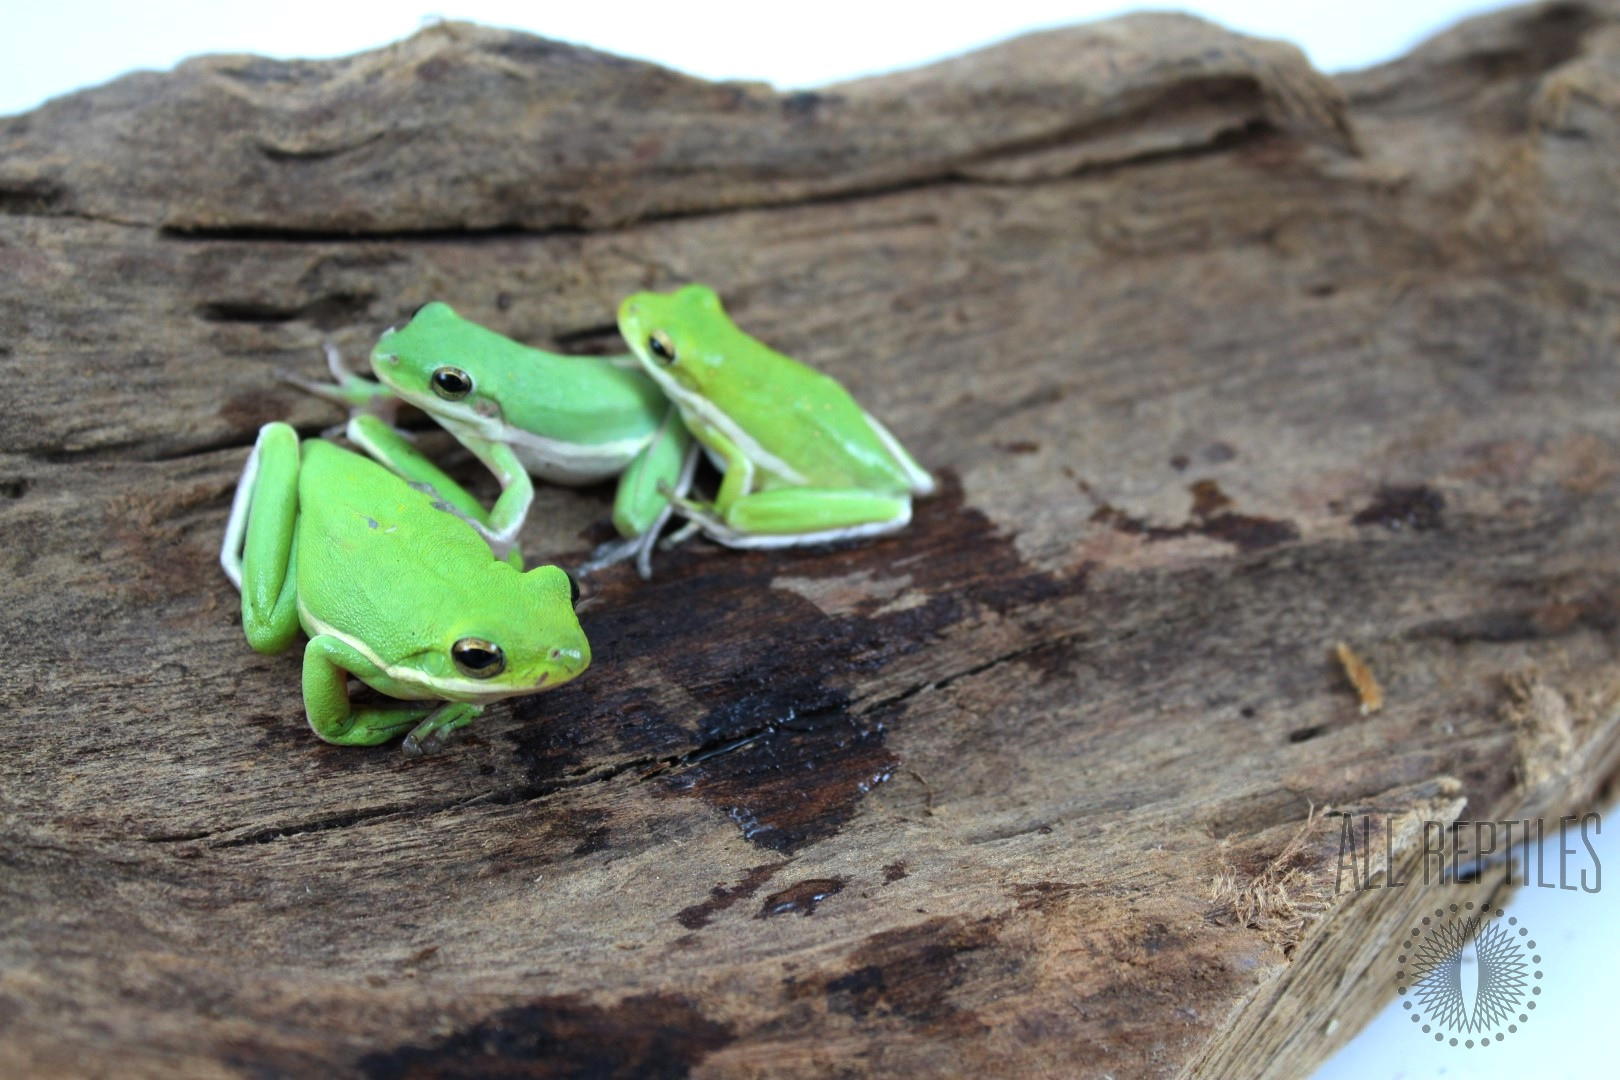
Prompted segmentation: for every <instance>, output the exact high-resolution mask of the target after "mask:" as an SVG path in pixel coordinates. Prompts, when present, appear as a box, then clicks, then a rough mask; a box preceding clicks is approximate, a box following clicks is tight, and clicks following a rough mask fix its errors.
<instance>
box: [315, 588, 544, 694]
mask: <svg viewBox="0 0 1620 1080" xmlns="http://www.w3.org/2000/svg"><path fill="white" fill-rule="evenodd" d="M298 614H299V616H301V617H302V618H303V620H304V623H305V625H306V626H312V627H314V628H315V632H316V633H317V634H326V635H328V636H330V637H335V638H337V639H338V640H339V641H341V642H343V644H345V645H347V646H348V647H349V648H351V649H353V650H354V651H355V652H357V653H359V654H360V655H361V656H363V657H365V658H366V659H367V660H369V661H370V662H371V663H372V665H373V666H375V667H377V668H380V669H381V670H382V672H383V674H385V675H387V676H388V677H389V678H390V679H393V680H394V681H395V682H399V683H403V684H405V685H406V686H409V687H411V688H412V689H415V690H420V691H422V698H421V700H424V701H429V700H448V699H446V698H445V697H444V695H443V694H442V693H440V692H439V690H440V688H441V687H442V688H443V689H446V690H450V691H452V692H455V693H462V694H466V695H467V696H468V697H474V698H478V699H480V700H482V701H496V700H498V699H500V698H503V697H511V696H512V695H513V694H515V693H521V692H523V691H524V690H525V689H527V688H524V687H505V688H503V690H502V692H500V693H495V694H491V693H490V692H489V689H490V684H489V683H488V682H484V681H481V680H480V681H474V680H472V679H445V680H442V681H440V680H429V679H426V678H424V677H423V675H422V673H421V672H419V671H416V670H415V669H413V668H395V667H389V666H388V665H387V664H385V663H383V659H382V657H380V656H378V655H377V654H376V653H375V652H373V651H372V650H371V648H370V647H369V646H367V645H366V643H365V642H363V641H360V640H358V639H356V638H353V637H350V636H349V635H348V634H345V633H343V632H342V631H340V630H337V629H336V628H334V627H332V626H330V625H328V624H327V623H324V622H322V621H321V620H320V619H317V618H315V616H313V615H311V614H310V613H309V612H308V610H306V609H305V607H304V603H303V599H302V598H300V599H299V602H298ZM356 678H359V676H356ZM361 681H362V682H364V681H365V680H364V679H362V680H361Z"/></svg>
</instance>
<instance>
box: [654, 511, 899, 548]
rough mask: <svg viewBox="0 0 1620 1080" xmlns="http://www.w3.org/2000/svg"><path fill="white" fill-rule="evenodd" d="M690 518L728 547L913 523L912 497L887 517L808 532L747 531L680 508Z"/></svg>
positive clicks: (790, 543) (857, 535) (874, 531)
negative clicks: (892, 515) (898, 510)
mask: <svg viewBox="0 0 1620 1080" xmlns="http://www.w3.org/2000/svg"><path fill="white" fill-rule="evenodd" d="M681 513H682V514H684V515H685V517H686V518H687V520H688V521H692V522H695V523H696V524H697V525H698V527H699V528H701V529H702V530H703V535H704V536H707V537H708V538H709V539H710V540H713V541H714V542H715V543H717V544H724V545H725V546H726V547H729V548H744V549H761V550H763V549H770V548H785V547H797V546H799V545H801V544H830V543H833V542H835V541H838V540H860V539H864V538H866V537H869V536H883V535H885V534H887V533H891V532H898V531H899V530H901V529H903V528H905V527H906V526H907V525H909V524H910V523H911V500H909V499H907V500H906V504H905V509H904V510H903V511H901V513H900V514H898V515H896V516H895V517H893V518H891V519H889V520H888V521H869V522H864V523H862V524H860V525H846V526H844V527H843V528H841V529H821V530H818V531H816V532H807V533H745V532H739V531H738V530H736V529H733V528H732V527H731V526H729V525H727V524H726V523H725V522H723V521H721V520H720V519H719V518H717V517H715V516H714V515H713V514H709V513H690V512H687V511H681Z"/></svg>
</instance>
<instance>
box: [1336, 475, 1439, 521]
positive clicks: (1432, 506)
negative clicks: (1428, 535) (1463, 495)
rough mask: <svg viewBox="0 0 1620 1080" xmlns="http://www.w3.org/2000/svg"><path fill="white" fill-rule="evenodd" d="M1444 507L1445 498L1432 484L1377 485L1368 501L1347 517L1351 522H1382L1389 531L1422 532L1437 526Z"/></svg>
mask: <svg viewBox="0 0 1620 1080" xmlns="http://www.w3.org/2000/svg"><path fill="white" fill-rule="evenodd" d="M1445 508H1446V500H1445V498H1444V497H1443V496H1442V495H1441V494H1440V493H1439V492H1438V491H1435V490H1434V489H1433V488H1429V487H1424V486H1421V485H1418V486H1414V487H1385V488H1379V489H1378V494H1377V496H1376V497H1375V498H1374V499H1373V501H1372V502H1370V503H1368V504H1367V505H1366V506H1365V507H1363V508H1362V509H1361V510H1359V511H1358V512H1357V513H1356V516H1355V517H1353V518H1351V519H1350V523H1351V524H1352V525H1382V526H1383V527H1384V528H1386V529H1388V530H1390V531H1391V532H1400V531H1401V530H1402V529H1410V530H1412V531H1414V532H1424V531H1426V530H1428V529H1438V528H1440V526H1441V524H1442V521H1441V517H1440V514H1441V511H1443V510H1445Z"/></svg>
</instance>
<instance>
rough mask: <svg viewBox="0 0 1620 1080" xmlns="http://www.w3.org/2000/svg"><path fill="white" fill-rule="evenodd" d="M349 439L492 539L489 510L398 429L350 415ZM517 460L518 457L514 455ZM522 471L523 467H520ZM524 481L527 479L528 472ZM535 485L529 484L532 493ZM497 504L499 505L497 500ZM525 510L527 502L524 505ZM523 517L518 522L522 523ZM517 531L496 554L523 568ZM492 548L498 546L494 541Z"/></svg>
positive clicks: (443, 507)
mask: <svg viewBox="0 0 1620 1080" xmlns="http://www.w3.org/2000/svg"><path fill="white" fill-rule="evenodd" d="M345 434H346V435H347V436H348V438H349V441H350V442H352V443H354V444H355V445H356V446H358V447H360V448H361V449H362V450H364V451H365V452H366V453H367V454H369V455H370V456H371V458H372V460H374V461H376V462H378V463H379V464H381V465H383V466H384V467H385V468H387V469H388V470H389V471H390V472H392V473H394V474H395V475H397V476H402V477H404V478H405V479H406V480H409V481H410V482H411V483H413V484H418V485H421V486H423V487H425V488H427V489H430V490H431V491H432V492H433V493H434V494H435V495H437V496H438V497H439V499H440V501H441V502H443V503H444V506H442V507H441V509H443V510H445V511H446V512H447V513H451V514H454V515H455V516H456V517H459V518H461V519H462V520H463V521H465V522H467V524H469V525H471V526H472V527H473V528H474V530H476V531H477V532H478V534H479V535H480V536H483V537H484V538H485V540H489V536H490V533H489V528H488V525H489V512H488V511H486V510H485V509H484V507H483V504H481V503H480V502H479V501H478V500H477V499H475V498H473V495H472V493H471V492H469V491H468V490H467V489H466V488H464V487H462V486H461V485H460V484H458V483H456V482H455V481H454V480H452V479H451V478H450V476H449V475H448V474H447V473H446V472H445V471H444V470H443V469H441V468H439V467H438V466H437V465H435V464H434V463H433V462H432V461H430V460H428V458H427V456H426V455H424V454H423V453H422V452H421V451H420V450H418V449H417V448H416V447H415V446H412V445H411V444H410V443H409V442H407V441H406V440H405V438H404V436H402V435H401V434H400V433H399V432H398V431H395V430H394V429H393V428H392V427H390V426H388V424H386V423H384V422H383V421H382V420H380V419H379V418H377V417H375V416H365V415H360V416H355V417H352V418H350V420H349V426H348V428H347V429H346V431H345ZM513 460H514V463H515V461H516V459H515V458H514V459H513ZM518 471H519V472H522V470H521V468H520V469H519V470H518ZM524 481H525V482H527V481H528V476H527V474H525V475H524ZM533 492H534V489H533V487H530V488H529V493H530V494H531V495H532V494H533ZM497 505H499V504H498V503H497ZM524 510H525V512H526V511H527V506H526V505H525V507H524ZM522 523H523V521H522V517H521V516H520V517H519V518H518V522H517V524H518V525H519V526H521V525H522ZM516 538H517V533H516V530H515V529H514V530H513V531H512V541H511V542H509V543H507V544H506V550H504V551H498V552H497V553H496V556H497V558H502V559H504V560H505V561H506V562H509V563H511V564H512V565H513V566H514V567H516V568H517V569H519V570H522V569H523V553H522V552H521V551H519V550H518V548H517V545H516ZM490 549H491V550H492V551H493V550H495V544H494V542H491V543H490Z"/></svg>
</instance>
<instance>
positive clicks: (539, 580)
mask: <svg viewBox="0 0 1620 1080" xmlns="http://www.w3.org/2000/svg"><path fill="white" fill-rule="evenodd" d="M350 437H351V439H353V440H354V441H356V442H357V443H358V444H361V445H364V446H367V448H368V449H372V450H373V452H374V453H377V454H378V455H379V456H381V457H382V458H383V459H384V460H387V461H388V462H389V467H388V468H385V467H384V466H383V465H381V464H379V463H378V462H376V461H373V460H370V459H368V458H365V457H362V456H361V455H359V454H356V453H353V452H351V451H348V450H344V449H342V448H341V447H339V446H337V445H335V444H333V443H329V442H325V441H322V440H319V439H311V440H309V441H307V442H304V443H302V444H300V443H299V441H298V436H297V433H296V432H295V431H294V430H293V429H292V428H291V427H289V426H288V425H286V424H280V423H276V424H267V425H265V427H264V428H262V429H261V430H260V432H259V438H258V442H257V443H256V444H255V446H254V450H253V453H252V454H251V455H250V457H249V459H248V464H247V467H246V468H245V469H244V471H243V476H242V482H241V484H240V486H239V487H238V490H237V496H236V500H235V502H234V503H233V505H232V508H231V520H230V524H229V525H227V527H226V535H225V542H224V545H223V547H222V550H221V555H220V558H221V563H222V565H223V566H224V568H225V572H226V575H227V576H228V577H230V578H231V580H232V582H233V583H235V584H236V585H237V587H238V588H239V589H241V591H242V627H243V630H244V631H245V633H246V634H247V638H248V642H249V644H251V645H252V646H253V648H254V649H256V650H258V651H259V652H263V653H280V652H285V651H286V650H287V649H289V648H291V647H292V646H293V644H294V641H295V640H296V638H297V635H298V631H299V630H300V629H302V630H303V631H304V633H306V634H307V635H308V636H309V643H308V644H307V645H306V646H305V648H304V666H303V690H304V704H305V709H306V712H307V714H308V717H309V724H310V727H311V728H312V729H313V730H314V731H315V734H316V735H318V736H319V737H320V738H322V739H324V740H326V741H327V742H330V743H336V744H339V745H346V746H371V745H376V744H378V743H383V742H387V741H388V740H390V739H393V738H396V737H397V736H399V735H401V734H405V733H406V732H409V734H408V736H407V738H406V741H405V750H406V752H407V753H413V754H419V753H428V752H431V751H432V750H434V749H435V748H436V747H437V746H438V745H439V744H440V743H441V742H442V740H443V739H444V737H445V736H446V735H448V734H449V733H450V732H452V731H454V730H455V729H457V728H459V727H462V726H464V725H465V724H467V723H469V722H471V721H472V720H473V719H474V718H475V717H477V715H478V714H479V713H480V712H481V711H482V710H483V708H484V706H486V705H488V704H489V703H490V702H493V701H498V700H500V699H502V698H507V697H514V696H517V695H520V694H532V693H537V692H539V691H542V690H548V689H551V688H552V687H555V686H559V685H561V684H562V683H565V682H567V681H569V680H570V679H573V678H575V677H576V676H578V675H579V674H580V673H581V672H583V671H584V670H585V669H586V667H587V666H589V664H590V659H591V654H590V645H589V643H588V642H587V641H586V640H585V635H584V632H583V631H582V630H581V629H580V626H579V620H578V618H577V617H576V616H575V614H574V610H573V597H572V585H571V583H570V582H569V580H568V576H567V574H565V573H564V572H563V571H561V570H559V569H558V568H556V567H554V566H541V567H536V568H535V569H533V570H530V571H528V572H527V573H524V572H522V571H521V570H520V569H519V568H518V567H517V566H514V565H513V562H515V561H516V559H513V560H511V561H502V560H497V559H495V558H494V557H493V556H492V554H491V552H490V548H489V545H488V544H487V543H486V542H485V541H484V540H483V538H481V537H480V536H479V535H478V534H477V533H476V532H474V531H473V529H472V528H470V527H469V525H468V524H467V523H466V522H465V521H463V520H462V517H461V516H458V514H456V513H446V512H445V510H446V509H447V508H448V505H449V504H452V503H453V504H456V505H457V506H458V507H459V508H460V509H461V511H462V512H463V513H469V514H471V513H475V512H481V511H480V510H479V508H478V504H477V503H476V501H474V500H473V499H472V497H471V496H470V495H469V494H468V493H467V492H465V491H463V490H461V489H460V488H458V487H456V486H455V485H454V483H453V482H452V481H450V480H449V479H448V478H447V477H445V476H444V474H443V473H441V472H439V471H438V470H437V469H436V468H435V467H434V466H433V465H432V464H431V463H430V462H427V461H426V460H425V459H423V458H421V457H420V455H417V454H416V453H415V451H414V450H413V449H412V448H411V447H410V446H409V444H407V443H404V442H403V441H402V440H399V439H398V436H397V435H395V434H394V433H393V432H392V431H391V429H389V428H388V427H387V425H386V424H383V423H382V422H381V421H378V420H376V419H375V418H369V417H361V418H357V419H356V420H355V421H352V422H351V424H350ZM391 469H393V470H398V471H397V472H396V471H391ZM469 642H470V643H472V646H471V650H470V651H468V643H469ZM486 646H487V648H486ZM495 650H498V652H499V654H500V656H501V658H502V661H501V663H500V664H499V665H498V666H497V665H495V664H492V663H488V662H487V661H488V660H489V658H490V656H491V655H492V653H493V652H494V651H495ZM458 657H459V658H460V661H461V662H459V663H458ZM469 661H470V662H471V664H470V668H469ZM350 676H353V677H354V678H357V679H359V680H360V681H361V682H364V683H365V684H366V685H368V686H371V687H373V688H374V689H376V690H378V691H380V692H381V693H383V694H386V695H388V696H389V697H391V698H396V699H400V700H401V701H402V702H429V703H430V704H399V705H387V706H354V705H351V704H350V701H349V694H348V679H349V677H350Z"/></svg>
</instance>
